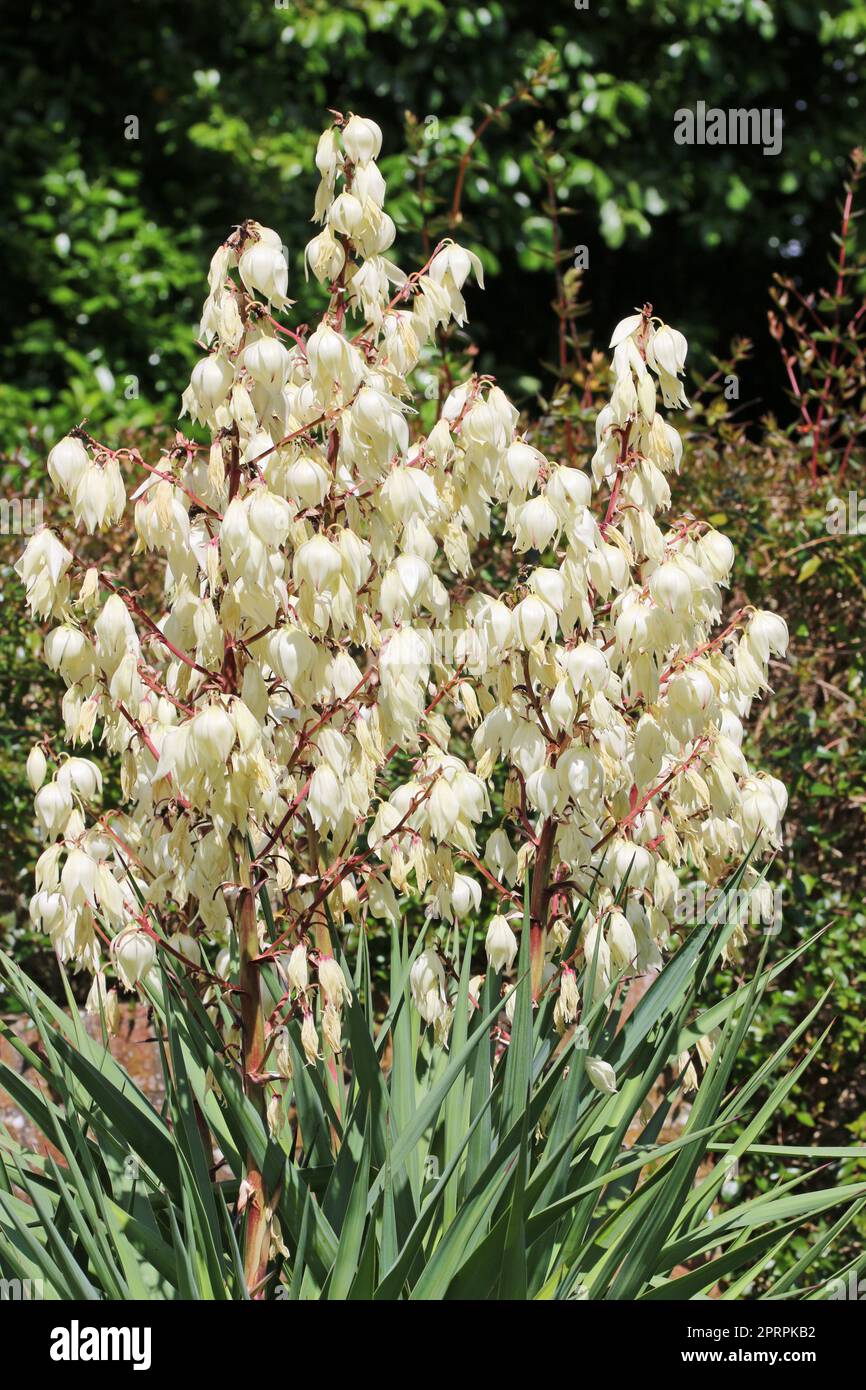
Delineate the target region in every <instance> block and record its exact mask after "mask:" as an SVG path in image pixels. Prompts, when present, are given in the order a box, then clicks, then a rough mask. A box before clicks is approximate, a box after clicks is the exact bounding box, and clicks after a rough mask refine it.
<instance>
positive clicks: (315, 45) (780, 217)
mask: <svg viewBox="0 0 866 1390" xmlns="http://www.w3.org/2000/svg"><path fill="white" fill-rule="evenodd" d="M6 24H7V32H6V33H5V34H3V35H2V40H3V41H2V44H0V49H2V51H4V52H5V54H6V66H7V69H8V77H7V80H6V81H5V82H4V84H3V87H2V90H0V113H2V128H3V133H4V139H3V151H2V154H0V206H2V215H3V224H4V227H5V239H6V243H7V249H14V260H13V266H12V270H13V273H12V274H11V275H7V277H6V279H5V284H4V289H5V296H4V299H5V305H4V307H5V318H6V324H5V329H6V331H5V332H4V334H3V336H2V342H0V379H2V380H3V382H4V383H5V385H4V388H3V393H2V398H0V440H2V444H0V447H2V450H3V452H4V453H5V454H6V455H7V456H11V457H13V458H17V459H19V460H20V461H21V462H22V463H24V462H26V461H33V460H34V459H35V458H38V457H41V454H42V452H43V446H44V443H45V442H46V439H47V437H48V436H50V434H51V433H52V432H53V433H56V432H57V431H58V430H62V429H65V428H66V427H67V426H68V423H69V421H70V419H72V418H78V417H80V416H81V415H82V414H87V415H88V416H89V417H90V419H91V421H92V423H93V424H94V426H96V427H99V426H101V425H103V424H107V423H111V424H113V425H119V424H120V423H121V422H122V423H123V424H125V425H128V426H130V427H136V426H140V425H143V424H149V423H150V422H151V421H152V420H153V419H154V418H155V417H156V416H157V415H159V414H160V413H162V412H164V411H165V410H166V409H167V410H168V412H169V415H171V412H172V411H173V410H174V404H175V402H176V400H177V395H178V389H179V383H181V382H182V380H183V376H184V371H185V369H186V367H187V366H188V364H189V362H190V360H191V358H192V355H193V352H194V348H193V344H192V339H191V335H190V328H191V327H192V325H193V324H194V323H195V322H196V320H197V310H198V306H199V303H200V299H201V287H202V277H203V274H204V271H205V268H206V265H207V260H208V258H209V255H210V252H211V250H212V249H213V248H214V247H215V246H216V245H217V243H218V242H219V241H221V240H222V238H223V237H224V236H225V235H226V232H227V230H228V228H229V227H230V226H231V225H232V224H233V223H235V222H238V221H240V220H241V219H242V218H244V217H247V216H254V217H257V218H258V219H259V220H261V221H264V222H267V223H269V224H271V225H275V226H276V227H278V228H279V230H280V231H281V233H282V235H283V237H284V240H285V242H286V244H287V246H288V247H289V249H290V254H291V258H292V270H293V293H296V294H298V295H299V299H300V302H299V312H300V314H301V316H303V314H304V312H305V310H306V308H307V306H308V305H309V303H310V299H309V296H308V292H307V291H306V290H305V288H304V286H303V283H302V282H303V275H302V273H301V266H302V248H303V245H304V243H305V241H306V240H307V238H308V236H309V229H308V225H307V221H308V218H309V215H310V211H311V204H312V194H313V188H314V176H313V175H312V174H311V169H312V160H311V156H312V151H313V147H314V142H315V140H316V138H317V136H318V134H319V132H320V131H321V128H322V125H323V118H324V116H325V109H326V108H327V107H328V106H332V107H337V108H339V109H343V110H349V109H358V110H360V111H362V112H363V113H364V114H367V115H371V116H374V117H375V118H376V119H377V120H378V121H379V122H380V123H381V125H382V126H383V128H384V131H385V151H386V158H385V159H384V161H383V169H384V171H385V173H386V175H387V177H388V182H389V197H390V202H389V207H390V210H391V211H392V213H393V215H394V216H395V218H396V220H397V222H398V227H399V229H400V233H401V235H400V238H399V242H398V246H399V248H400V250H401V252H402V254H403V255H404V257H405V258H406V259H407V261H408V259H409V256H410V255H411V254H412V253H413V252H414V253H418V254H420V249H421V246H420V237H419V235H418V229H419V227H420V223H421V213H420V208H419V197H418V177H417V175H418V164H419V163H420V164H422V165H423V167H424V183H425V194H424V198H425V206H426V209H427V212H428V213H430V212H431V211H432V212H434V213H435V212H436V211H442V210H443V209H444V207H445V205H446V203H447V201H448V200H449V199H450V195H451V188H452V185H453V178H454V167H455V163H456V159H457V158H459V156H460V154H462V152H463V151H464V150H465V148H466V145H467V143H468V140H469V138H470V136H471V131H472V127H473V124H474V122H476V121H477V120H478V119H479V118H480V117H481V115H482V114H483V110H484V105H485V103H487V104H489V105H492V106H495V105H497V104H498V103H499V102H500V101H501V100H502V99H503V97H504V96H505V95H506V94H507V93H508V92H509V91H511V90H513V88H514V87H515V85H517V84H519V82H520V81H521V79H522V77H523V75H524V74H525V73H526V72H527V71H529V70H531V69H532V68H533V67H535V66H536V65H537V64H538V63H539V62H540V61H541V60H542V59H543V57H544V56H545V54H550V55H553V56H554V57H555V59H556V62H557V70H556V72H555V74H554V75H553V76H552V78H551V80H550V82H549V84H548V85H547V87H546V89H545V90H544V92H543V93H539V94H538V105H537V106H530V105H528V104H526V103H521V104H518V105H517V106H516V107H513V108H511V110H510V111H509V113H508V114H507V118H506V119H505V121H504V122H503V123H502V124H501V125H499V124H496V125H494V126H493V127H492V128H491V129H490V130H489V131H488V132H487V135H486V136H485V139H484V141H483V143H482V144H481V146H480V147H479V149H478V151H477V160H474V161H473V167H472V170H471V172H470V176H469V179H468V181H467V188H466V197H465V200H464V211H465V214H466V222H467V225H466V226H465V227H464V228H462V229H461V236H463V237H464V239H468V240H470V241H472V240H474V239H475V238H476V237H478V238H479V239H480V241H481V244H482V246H483V248H484V250H485V253H486V260H487V263H488V267H489V269H491V270H496V271H498V272H499V273H500V279H499V280H498V282H496V283H495V287H494V290H493V293H492V294H488V295H487V296H486V297H481V296H476V300H481V302H476V303H473V305H472V310H473V322H474V324H475V326H476V329H477V331H478V332H479V334H480V340H481V344H482V347H483V348H486V351H487V354H488V357H489V361H487V362H486V363H485V366H486V367H487V369H496V370H498V371H499V372H500V373H501V374H502V375H504V377H505V378H506V379H507V381H508V383H509V385H511V386H512V388H514V387H515V386H518V385H519V378H520V377H521V376H522V375H524V374H526V373H529V374H530V375H534V373H535V371H536V364H537V363H538V361H539V360H540V359H544V357H545V355H547V354H549V353H550V352H551V332H550V327H551V325H550V316H549V313H548V304H549V299H550V292H549V287H548V281H547V273H548V270H549V265H548V260H547V254H546V253H548V252H549V249H550V237H551V232H550V225H549V222H548V221H547V220H546V219H545V218H544V217H543V216H542V215H541V209H540V204H541V201H542V193H543V189H542V184H541V179H540V175H539V172H538V169H537V166H536V161H534V160H533V157H532V154H531V149H530V139H529V136H530V132H531V128H532V126H533V124H534V122H535V121H536V120H538V119H539V118H542V119H544V121H545V122H546V123H547V124H548V125H549V126H551V127H552V128H553V130H554V131H555V133H556V142H557V151H558V154H557V159H556V163H555V174H556V184H557V192H558V194H559V197H560V200H561V201H562V202H564V203H566V204H567V205H569V206H570V207H572V208H573V209H574V217H573V218H571V219H570V221H569V222H568V224H567V227H566V236H567V237H568V238H569V239H570V240H571V241H572V242H574V243H576V244H581V245H585V246H587V248H588V250H589V256H590V274H589V280H588V287H589V294H590V297H591V299H592V304H593V326H594V327H597V329H598V334H597V336H598V337H599V338H601V337H603V336H604V333H605V331H607V330H608V329H609V325H610V323H611V322H612V321H616V320H617V319H618V318H619V317H620V316H621V314H622V312H623V310H624V306H625V307H626V308H627V307H629V306H630V305H631V304H632V303H633V302H638V301H640V302H643V300H644V299H650V300H652V301H653V302H654V303H657V304H658V305H660V306H663V308H664V313H665V314H666V315H667V316H668V317H669V318H670V319H671V320H672V321H673V322H676V323H678V324H680V325H681V326H682V328H683V329H684V331H686V332H687V333H688V334H689V336H690V337H692V338H694V339H695V340H696V341H699V342H700V343H701V344H702V347H703V350H704V352H708V351H711V350H713V348H716V349H718V348H719V347H721V346H723V345H724V344H726V343H727V341H728V339H729V338H730V336H731V335H732V334H733V333H734V332H740V333H746V334H748V335H749V336H752V337H755V338H757V337H758V336H759V335H761V334H762V333H763V331H764V330H763V295H764V292H765V286H766V283H767V280H768V279H769V275H770V272H771V270H772V268H773V267H774V265H779V264H780V263H783V262H784V261H785V259H786V257H787V261H788V263H789V264H790V263H791V261H792V260H793V261H797V260H798V259H801V257H800V256H798V254H797V253H798V252H801V253H802V257H805V258H808V259H812V258H813V257H814V254H815V252H816V248H818V247H821V246H823V244H824V242H825V241H826V237H827V235H828V233H829V230H830V228H831V226H832V225H833V220H834V213H833V197H834V195H835V192H836V189H837V188H838V186H839V183H840V181H841V177H842V171H843V168H844V161H845V157H846V155H847V152H848V150H849V149H850V148H851V146H852V145H853V144H854V143H855V142H856V141H857V139H858V138H859V137H860V135H861V134H862V127H863V120H862V115H863V98H862V95H861V93H860V90H859V88H858V85H857V79H858V76H859V75H860V74H861V72H862V67H863V57H864V52H866V6H864V5H863V4H862V3H859V2H858V3H839V0H828V3H825V4H823V5H822V6H821V7H820V8H819V7H817V6H815V5H814V4H812V3H810V0H779V2H778V3H768V2H767V0H619V3H615V4H614V3H612V0H611V2H610V3H601V2H600V0H590V3H589V5H588V8H585V9H579V8H577V6H576V5H575V4H574V3H573V2H572V0H547V3H545V4H544V5H528V4H526V3H525V0H522V2H518V0H490V3H488V4H480V5H479V4H465V3H462V2H461V0H455V2H449V3H442V2H441V0H349V2H348V3H343V4H340V5H335V4H333V3H326V0H307V2H306V3H304V0H301V3H292V0H285V3H284V2H283V0H275V2H274V0H271V3H268V2H267V0H244V3H243V4H237V3H235V0H209V3H207V4H204V3H201V0H193V2H192V3H188V4H185V5H183V6H181V7H178V5H177V4H176V3H169V0H129V3H127V4H125V5H124V6H122V7H120V8H118V7H117V6H116V5H114V4H112V3H109V0H92V2H91V3H90V4H88V5H87V6H86V7H82V6H80V5H79V4H78V3H77V0H51V3H50V4H49V3H47V0H34V2H33V3H32V4H31V6H30V7H29V11H28V10H26V9H25V8H24V7H17V8H16V10H15V11H14V13H13V11H12V9H11V8H10V10H9V11H8V18H7V21H6ZM698 100H704V101H706V102H707V104H708V105H713V104H716V105H720V106H724V107H728V106H756V107H773V108H775V107H779V108H781V109H782V110H783V112H784V120H785V129H784V146H783V150H782V153H781V154H780V155H779V156H777V157H775V158H774V157H765V156H764V155H763V154H762V152H761V150H760V149H756V148H749V147H732V148H726V147H717V148H712V149H711V148H696V147H695V148H688V147H682V146H678V145H676V144H675V143H674V141H673V115H674V112H675V111H676V110H677V109H678V108H680V107H683V106H689V107H691V106H694V104H695V103H696V102H697V101H698ZM407 118H409V119H410V124H411V125H412V126H413V128H414V132H415V134H414V143H415V147H416V154H415V157H414V158H409V157H407V155H406V154H405V153H404V152H403V151H404V148H405V139H404V127H405V125H406V122H407ZM131 119H132V120H134V121H135V122H137V126H134V125H132V124H131ZM131 135H134V136H135V137H136V138H128V137H130V136H131ZM130 378H134V379H135V381H136V382H137V384H138V391H139V395H138V397H133V398H132V399H129V398H128V395H127V394H125V393H129V392H130V391H131V390H133V389H135V388H134V387H133V386H132V385H131V383H130V381H129V379H130ZM752 384H753V385H755V386H756V388H757V389H758V390H759V391H760V393H761V394H763V395H766V394H767V393H768V392H770V393H772V391H773V390H778V383H777V382H776V381H775V380H774V379H773V378H772V377H770V376H768V375H767V374H766V372H765V371H764V370H763V367H762V365H760V359H758V365H756V366H755V368H754V372H753V383H752ZM34 424H35V425H36V426H37V429H36V431H35V432H34V431H33V426H34Z"/></svg>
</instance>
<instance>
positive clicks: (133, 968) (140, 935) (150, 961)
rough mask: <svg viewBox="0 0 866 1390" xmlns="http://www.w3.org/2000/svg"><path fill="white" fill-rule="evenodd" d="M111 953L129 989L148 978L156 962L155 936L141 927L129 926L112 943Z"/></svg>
mask: <svg viewBox="0 0 866 1390" xmlns="http://www.w3.org/2000/svg"><path fill="white" fill-rule="evenodd" d="M111 954H112V958H113V960H114V963H115V965H116V966H117V971H118V974H119V975H120V978H121V980H122V981H123V983H124V985H125V986H126V988H127V989H135V986H136V985H137V984H140V983H142V982H143V981H144V980H146V979H147V976H148V975H149V974H150V971H151V970H152V969H153V967H154V965H155V963H156V946H155V945H154V942H153V938H152V937H151V936H150V934H149V933H148V932H146V931H142V930H141V929H140V928H139V927H127V928H126V929H125V930H124V931H122V932H120V933H119V934H118V935H117V936H116V937H115V938H114V940H113V941H112V943H111Z"/></svg>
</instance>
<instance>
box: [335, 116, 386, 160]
mask: <svg viewBox="0 0 866 1390" xmlns="http://www.w3.org/2000/svg"><path fill="white" fill-rule="evenodd" d="M343 148H344V149H345V151H346V154H347V155H348V156H349V158H350V159H351V160H352V162H353V163H354V164H369V162H370V160H371V159H376V157H377V156H378V154H379V151H380V150H381V148H382V131H381V129H380V128H379V126H377V124H376V122H375V121H371V120H368V119H366V118H365V117H364V116H350V117H349V119H348V121H347V122H346V124H345V126H344V127H343Z"/></svg>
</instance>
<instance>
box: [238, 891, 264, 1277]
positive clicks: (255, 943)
mask: <svg viewBox="0 0 866 1390" xmlns="http://www.w3.org/2000/svg"><path fill="white" fill-rule="evenodd" d="M237 922H238V948H239V955H240V978H239V984H240V993H241V1031H242V1056H243V1083H244V1092H245V1094H246V1095H247V1096H248V1097H249V1099H250V1100H251V1101H252V1102H253V1105H254V1106H255V1107H256V1110H257V1111H258V1112H259V1115H260V1116H261V1118H262V1123H263V1124H266V1105H265V1091H264V1084H263V1082H262V1080H261V1076H262V1068H263V1065H264V1058H265V1016H264V1012H263V1010H262V989H261V980H260V979H259V964H258V961H257V957H258V955H259V933H258V928H257V926H256V903H255V896H254V893H253V890H252V888H244V889H242V890H241V895H240V900H239V903H238V915H237ZM246 1181H247V1184H248V1192H247V1201H246V1206H245V1209H244V1210H245V1215H246V1223H245V1226H244V1275H245V1277H246V1281H247V1288H248V1289H249V1291H250V1296H251V1297H253V1298H255V1297H261V1290H262V1285H263V1280H264V1277H265V1274H266V1272H267V1263H268V1231H267V1214H266V1199H265V1190H264V1181H263V1179H262V1174H261V1172H260V1171H259V1168H258V1165H257V1164H256V1162H255V1160H254V1158H253V1156H252V1154H250V1153H248V1154H247V1164H246Z"/></svg>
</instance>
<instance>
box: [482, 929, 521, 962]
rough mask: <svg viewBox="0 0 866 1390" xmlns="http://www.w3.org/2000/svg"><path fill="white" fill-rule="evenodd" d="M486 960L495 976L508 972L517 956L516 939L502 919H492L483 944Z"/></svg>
mask: <svg viewBox="0 0 866 1390" xmlns="http://www.w3.org/2000/svg"><path fill="white" fill-rule="evenodd" d="M484 949H485V950H486V952H487V959H488V961H489V962H490V965H491V967H492V969H493V970H495V971H496V973H497V975H498V974H500V973H501V972H502V971H503V970H510V969H511V967H512V965H513V964H514V961H515V958H516V956H517V937H516V936H515V935H514V932H513V931H512V930H511V927H510V926H509V925H508V922H507V920H506V919H505V918H504V917H499V916H497V917H494V918H493V919H492V920H491V923H490V926H489V927H488V928H487V937H486V939H485V942H484Z"/></svg>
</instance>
